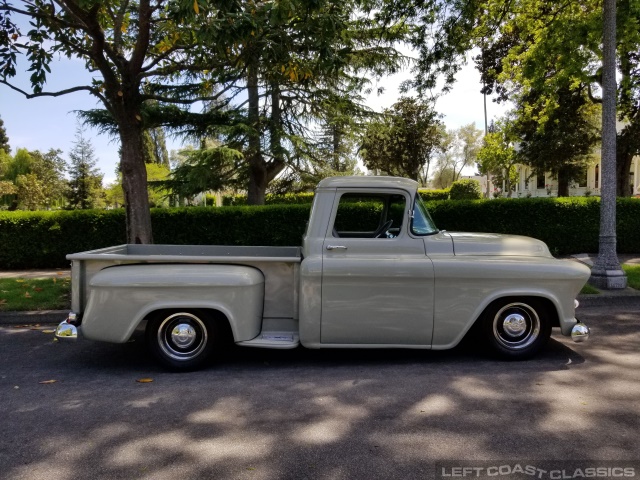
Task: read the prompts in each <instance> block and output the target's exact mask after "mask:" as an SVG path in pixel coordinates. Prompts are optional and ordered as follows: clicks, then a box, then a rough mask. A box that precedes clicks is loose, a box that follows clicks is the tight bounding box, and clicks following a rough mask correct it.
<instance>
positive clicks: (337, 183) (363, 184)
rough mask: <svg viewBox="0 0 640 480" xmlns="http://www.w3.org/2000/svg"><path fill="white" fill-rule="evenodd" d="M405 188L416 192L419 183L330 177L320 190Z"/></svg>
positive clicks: (373, 177)
mask: <svg viewBox="0 0 640 480" xmlns="http://www.w3.org/2000/svg"><path fill="white" fill-rule="evenodd" d="M394 187H395V188H404V189H406V190H415V189H416V188H418V182H416V181H415V180H411V179H410V178H402V177H384V176H374V175H354V176H346V177H329V178H325V179H324V180H321V181H320V183H319V184H318V188H319V189H320V188H394Z"/></svg>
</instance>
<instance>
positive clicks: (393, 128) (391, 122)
mask: <svg viewBox="0 0 640 480" xmlns="http://www.w3.org/2000/svg"><path fill="white" fill-rule="evenodd" d="M442 132H443V128H442V123H441V122H440V119H439V115H438V113H437V112H436V111H435V110H434V108H433V105H432V104H431V103H429V102H421V101H419V100H416V99H415V98H409V97H404V98H400V99H399V100H398V101H397V102H396V103H394V104H393V105H392V106H391V108H389V109H386V110H385V111H384V112H383V113H382V115H381V116H380V117H379V118H378V119H374V120H373V121H371V122H370V123H369V125H368V126H367V129H366V131H365V134H364V137H363V140H362V145H361V146H360V155H361V156H362V159H363V161H364V166H365V167H367V168H368V169H369V170H373V171H378V172H381V173H383V174H386V175H399V176H403V177H408V178H412V179H414V180H416V181H420V182H422V184H423V185H424V184H426V182H427V180H428V176H429V165H430V163H431V159H432V157H433V155H434V154H435V151H436V150H437V149H438V148H440V146H441V141H442Z"/></svg>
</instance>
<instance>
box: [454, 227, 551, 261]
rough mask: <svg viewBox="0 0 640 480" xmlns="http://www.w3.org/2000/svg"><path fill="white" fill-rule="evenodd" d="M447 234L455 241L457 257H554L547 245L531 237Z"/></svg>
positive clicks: (493, 234) (490, 234)
mask: <svg viewBox="0 0 640 480" xmlns="http://www.w3.org/2000/svg"><path fill="white" fill-rule="evenodd" d="M447 233H448V234H449V235H450V236H451V240H452V241H453V251H454V254H455V255H510V256H527V257H551V256H552V255H551V253H550V252H549V248H548V247H547V244H546V243H544V242H543V241H541V240H536V239H535V238H531V237H523V236H520V235H501V234H497V233H467V232H447Z"/></svg>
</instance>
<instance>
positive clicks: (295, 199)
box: [222, 193, 314, 207]
mask: <svg viewBox="0 0 640 480" xmlns="http://www.w3.org/2000/svg"><path fill="white" fill-rule="evenodd" d="M313 195H314V194H313V193H285V194H284V195H270V194H267V195H266V197H265V204H266V205H307V204H311V202H313ZM222 205H223V206H225V207H230V206H239V205H247V196H246V195H225V196H224V197H222Z"/></svg>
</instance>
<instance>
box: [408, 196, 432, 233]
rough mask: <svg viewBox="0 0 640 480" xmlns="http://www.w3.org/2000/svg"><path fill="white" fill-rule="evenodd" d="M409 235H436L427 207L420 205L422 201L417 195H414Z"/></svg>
mask: <svg viewBox="0 0 640 480" xmlns="http://www.w3.org/2000/svg"><path fill="white" fill-rule="evenodd" d="M411 233H413V234H414V235H432V234H434V233H438V229H437V228H436V225H435V224H434V223H433V219H432V218H431V215H429V212H428V211H427V207H425V206H424V203H422V199H421V198H420V195H419V194H416V201H415V203H414V206H413V218H412V220H411Z"/></svg>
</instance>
